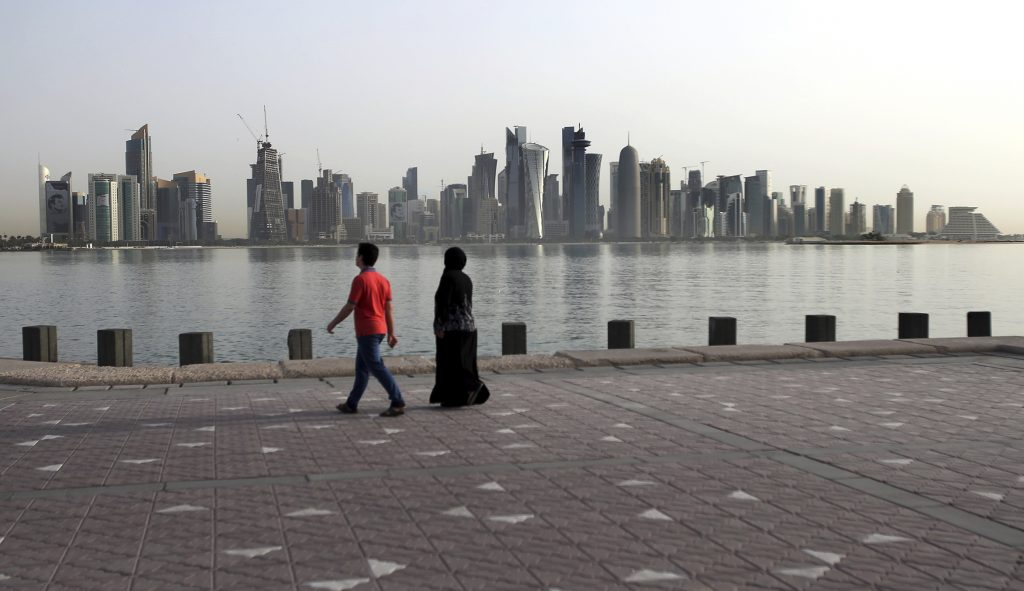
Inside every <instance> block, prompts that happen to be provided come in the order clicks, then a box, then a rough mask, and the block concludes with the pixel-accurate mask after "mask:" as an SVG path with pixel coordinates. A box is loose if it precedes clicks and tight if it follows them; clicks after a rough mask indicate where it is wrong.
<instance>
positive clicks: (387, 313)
mask: <svg viewBox="0 0 1024 591" xmlns="http://www.w3.org/2000/svg"><path fill="white" fill-rule="evenodd" d="M384 321H385V322H387V323H388V346H389V347H391V348H392V349H394V348H395V345H397V344H398V337H397V336H395V314H394V311H393V310H392V308H391V300H388V302H387V304H385V305H384Z"/></svg>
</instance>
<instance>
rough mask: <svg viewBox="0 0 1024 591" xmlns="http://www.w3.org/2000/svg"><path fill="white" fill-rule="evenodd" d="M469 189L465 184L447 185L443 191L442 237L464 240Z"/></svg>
mask: <svg viewBox="0 0 1024 591" xmlns="http://www.w3.org/2000/svg"><path fill="white" fill-rule="evenodd" d="M467 199H468V189H467V187H466V185H463V184H453V185H446V186H445V187H444V188H443V189H441V224H440V237H441V238H447V239H450V240H456V239H459V238H462V236H463V233H462V228H463V225H464V216H463V213H464V211H465V205H466V200H467Z"/></svg>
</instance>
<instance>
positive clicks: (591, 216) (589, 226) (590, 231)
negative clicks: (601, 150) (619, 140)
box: [584, 154, 604, 240]
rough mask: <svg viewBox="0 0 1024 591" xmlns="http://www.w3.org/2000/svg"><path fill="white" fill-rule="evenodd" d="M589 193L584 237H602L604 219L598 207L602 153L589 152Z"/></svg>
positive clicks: (585, 204) (586, 201)
mask: <svg viewBox="0 0 1024 591" xmlns="http://www.w3.org/2000/svg"><path fill="white" fill-rule="evenodd" d="M584 158H585V160H586V173H587V194H586V200H585V201H584V206H585V208H586V214H587V215H586V226H585V227H584V237H586V238H589V239H591V240H597V239H599V238H601V231H602V230H603V229H604V220H603V219H602V217H603V216H602V215H601V213H600V211H598V209H599V208H600V207H601V154H587V155H586V156H584Z"/></svg>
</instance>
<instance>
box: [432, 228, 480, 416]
mask: <svg viewBox="0 0 1024 591" xmlns="http://www.w3.org/2000/svg"><path fill="white" fill-rule="evenodd" d="M444 263H445V269H444V273H443V274H442V275H441V282H440V284H438V286H437V292H436V293H435V294H434V333H435V334H443V335H444V336H438V337H436V339H435V340H436V342H437V370H436V373H435V378H434V389H433V391H431V393H430V402H432V403H441V406H463V405H466V404H483V403H484V402H486V401H487V399H488V398H489V397H490V391H488V389H487V386H486V385H484V383H483V382H482V381H480V373H479V371H478V370H477V364H476V336H477V333H476V321H475V320H474V319H473V282H472V281H471V280H470V278H469V276H468V275H466V274H465V273H463V272H462V269H463V268H464V267H465V266H466V253H464V252H463V251H462V249H461V248H458V247H453V248H449V249H448V250H447V251H445V253H444Z"/></svg>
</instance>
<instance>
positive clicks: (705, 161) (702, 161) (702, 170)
mask: <svg viewBox="0 0 1024 591" xmlns="http://www.w3.org/2000/svg"><path fill="white" fill-rule="evenodd" d="M709 162H711V161H710V160H701V161H700V178H701V182H704V179H705V178H707V177H705V176H704V165H705V164H708V163H709Z"/></svg>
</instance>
